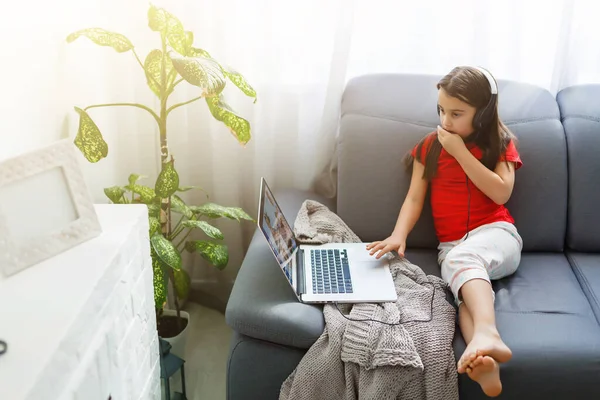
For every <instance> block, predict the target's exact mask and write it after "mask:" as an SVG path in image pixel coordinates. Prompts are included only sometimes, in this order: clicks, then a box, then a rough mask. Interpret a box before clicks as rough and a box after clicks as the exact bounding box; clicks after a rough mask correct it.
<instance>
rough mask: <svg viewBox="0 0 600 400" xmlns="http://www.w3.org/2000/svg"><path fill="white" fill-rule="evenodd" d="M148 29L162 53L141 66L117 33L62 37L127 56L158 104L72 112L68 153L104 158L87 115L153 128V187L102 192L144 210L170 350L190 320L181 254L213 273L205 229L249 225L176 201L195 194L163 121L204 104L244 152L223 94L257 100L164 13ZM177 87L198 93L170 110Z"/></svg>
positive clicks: (219, 263)
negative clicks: (136, 116)
mask: <svg viewBox="0 0 600 400" xmlns="http://www.w3.org/2000/svg"><path fill="white" fill-rule="evenodd" d="M148 26H149V28H150V29H151V30H152V31H154V32H157V33H158V34H159V35H160V40H161V41H160V45H161V46H160V48H159V49H154V50H152V51H150V52H149V53H148V55H147V56H146V58H145V60H144V62H142V61H141V59H140V58H139V56H138V54H137V52H136V50H135V48H134V46H133V44H132V43H131V42H130V41H129V39H127V38H126V37H125V36H123V35H121V34H119V33H115V32H110V31H106V30H104V29H100V28H91V29H84V30H80V31H77V32H74V33H72V34H70V35H69V36H68V37H67V42H68V43H71V42H73V41H75V40H76V39H78V38H79V37H82V36H83V37H87V38H88V39H90V40H91V41H92V42H94V43H96V44H98V45H100V46H108V47H111V48H113V49H114V50H116V51H117V52H119V53H131V54H132V55H133V56H134V58H135V60H137V62H138V63H139V65H140V67H141V68H142V71H143V73H144V74H145V76H146V80H147V83H148V87H149V88H150V90H152V92H154V94H155V95H156V96H157V97H158V98H159V100H160V110H158V111H155V110H153V109H152V108H150V107H147V106H145V105H143V104H137V103H111V104H95V105H90V106H87V107H85V108H79V107H75V111H76V112H77V113H78V114H79V129H78V132H77V136H76V137H75V145H76V146H77V147H78V148H79V150H80V151H81V152H82V153H83V155H84V156H85V158H86V159H87V160H88V161H89V162H91V163H96V162H98V161H100V160H101V159H103V158H105V157H106V156H107V155H108V145H107V143H106V142H105V141H104V138H103V137H102V134H101V132H100V130H99V129H98V126H97V125H96V124H95V123H94V121H93V120H92V118H91V117H90V115H89V114H88V110H91V109H94V108H98V107H113V106H115V107H121V106H127V107H137V108H140V109H143V110H145V111H147V112H148V113H149V114H150V116H151V117H152V118H154V120H155V121H156V123H157V125H158V133H159V135H160V144H161V146H160V149H161V153H160V158H161V162H162V164H161V171H160V173H159V175H158V177H157V179H156V182H155V184H154V187H150V186H144V185H141V184H140V183H139V181H140V179H142V178H143V176H142V175H138V174H131V175H130V176H129V182H128V184H127V185H123V186H113V187H109V188H106V189H104V193H105V194H106V196H107V197H108V198H109V199H110V201H111V202H112V203H115V204H127V203H142V204H146V205H147V206H148V217H149V226H150V231H149V234H150V243H151V246H150V247H151V257H152V267H153V271H154V302H155V308H156V318H157V327H158V332H159V335H160V336H161V337H163V338H164V339H166V340H169V341H171V342H177V339H178V338H179V337H180V336H182V335H184V334H185V328H186V326H187V324H188V319H189V315H187V313H185V312H183V311H181V310H180V301H181V300H183V299H185V298H186V297H187V295H188V292H189V287H190V277H189V275H188V274H187V272H186V271H185V270H184V269H183V268H182V260H181V253H182V252H183V251H184V250H186V251H188V252H197V253H199V254H200V255H201V256H202V257H203V258H204V259H206V260H207V261H208V262H209V263H210V264H212V265H214V266H215V267H216V268H218V269H223V268H225V266H226V265H227V263H228V260H229V252H228V248H227V246H226V245H224V244H222V243H221V241H222V240H223V239H224V238H223V233H222V232H221V231H220V230H219V229H218V228H216V227H215V226H213V225H211V224H210V222H209V221H210V220H213V219H216V218H228V219H232V220H236V221H240V220H249V221H252V220H253V219H252V218H251V217H250V216H249V215H248V214H247V213H246V212H244V211H243V210H242V209H241V208H238V207H224V206H221V205H218V204H215V203H212V202H207V203H205V204H201V205H188V204H186V203H185V202H184V201H183V200H182V198H181V197H180V196H179V195H178V193H181V192H185V191H188V190H193V189H200V188H199V187H195V186H181V185H180V182H179V175H178V173H177V170H176V169H175V158H174V157H173V155H172V154H171V153H170V152H169V147H168V141H167V119H168V117H169V116H170V115H171V114H172V113H173V112H174V111H175V110H176V109H177V108H179V107H182V106H186V105H188V104H190V103H193V102H196V101H198V100H201V99H203V100H204V101H205V102H206V104H207V106H208V108H209V110H210V112H211V114H212V116H213V117H214V118H215V119H217V120H218V121H221V122H223V123H224V124H225V126H226V127H227V128H229V130H230V132H231V133H232V134H233V136H234V137H235V138H236V139H237V140H238V142H239V143H241V144H242V145H244V144H246V143H247V142H248V141H249V140H250V137H251V135H250V123H249V122H248V121H247V120H245V119H244V118H242V117H240V116H238V115H237V114H236V113H235V112H234V111H233V110H232V109H231V108H230V107H229V106H228V105H227V104H226V103H225V101H224V99H223V95H222V91H223V89H224V88H225V85H226V83H227V80H229V81H230V82H232V83H233V84H234V85H235V86H237V87H238V88H239V89H240V90H241V91H242V92H243V93H244V94H246V95H247V96H249V97H252V98H254V102H256V92H255V91H254V89H253V88H252V87H251V86H250V85H249V84H248V83H247V82H246V79H245V78H244V77H243V76H242V75H241V74H239V73H237V72H235V71H232V70H230V69H227V68H224V67H223V66H222V65H221V64H219V63H218V62H217V61H216V60H215V59H214V58H212V57H211V56H210V54H209V53H208V52H206V51H205V50H202V49H200V48H197V47H194V43H193V42H194V35H193V33H192V32H189V31H185V30H184V28H183V25H182V23H181V22H180V21H179V20H178V19H177V18H176V17H175V16H173V15H172V14H170V13H169V12H167V11H166V10H164V9H162V8H157V7H155V6H154V5H150V8H149V10H148ZM183 81H185V82H187V83H189V84H191V85H194V86H196V87H198V88H199V90H198V96H197V97H195V98H193V99H190V100H188V101H186V102H183V103H178V104H173V105H169V103H168V100H169V96H170V95H171V94H172V93H173V91H174V90H175V88H176V87H177V85H179V84H180V83H181V82H183ZM207 198H208V196H207ZM194 230H200V231H202V232H204V234H205V235H206V236H207V237H208V240H188V236H189V235H190V233H191V232H192V231H194ZM169 282H170V284H171V286H172V287H173V289H174V293H172V295H173V296H172V298H173V300H174V307H175V310H165V306H166V303H167V293H168V288H169ZM182 333H183V334H182ZM184 347H185V340H183V341H180V342H179V343H174V349H173V350H172V351H173V352H174V353H175V354H177V353H179V354H178V355H182V354H181V353H182V352H183V348H184Z"/></svg>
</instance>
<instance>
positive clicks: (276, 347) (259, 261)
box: [226, 74, 600, 400]
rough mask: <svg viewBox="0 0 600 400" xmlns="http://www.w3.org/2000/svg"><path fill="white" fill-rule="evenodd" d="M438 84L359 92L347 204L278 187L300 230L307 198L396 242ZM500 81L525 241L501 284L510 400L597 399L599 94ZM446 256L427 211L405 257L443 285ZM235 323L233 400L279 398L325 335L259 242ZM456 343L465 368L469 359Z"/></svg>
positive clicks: (349, 144)
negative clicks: (411, 164) (514, 151)
mask: <svg viewBox="0 0 600 400" xmlns="http://www.w3.org/2000/svg"><path fill="white" fill-rule="evenodd" d="M438 79H439V77H438V76H425V75H401V74H384V75H367V76H362V77H358V78H355V79H353V80H352V81H350V82H349V83H348V85H347V88H346V90H345V92H344V96H343V100H342V115H341V119H340V134H339V154H338V160H339V168H338V194H337V198H336V199H333V200H331V199H325V198H323V197H321V196H318V195H316V194H314V193H309V192H304V191H299V190H292V189H285V190H278V191H277V190H276V196H277V199H278V200H279V202H280V205H281V206H282V208H283V211H284V214H285V216H286V217H287V219H288V220H289V221H290V223H293V221H294V219H295V217H296V213H297V211H298V209H299V207H300V205H301V203H302V202H303V201H304V200H305V199H307V198H310V199H315V200H317V201H320V202H322V203H324V204H327V205H328V206H329V207H330V208H331V209H332V210H334V211H336V212H337V213H338V214H339V215H340V216H341V217H342V218H343V219H344V220H345V221H346V222H347V223H348V225H349V226H350V228H352V229H353V230H354V231H355V232H356V233H357V234H358V235H359V236H360V237H361V239H362V240H363V241H365V242H369V241H373V240H377V239H382V238H385V237H387V235H388V234H389V233H390V232H391V231H392V229H393V227H394V223H395V221H396V218H397V216H398V212H399V209H400V207H401V205H402V201H403V200H404V196H405V194H406V192H407V190H408V185H409V179H410V175H409V174H407V173H406V172H405V170H404V168H403V165H402V163H401V161H402V157H403V156H404V154H405V153H406V152H407V151H409V150H410V149H411V148H412V146H413V145H414V144H415V143H416V142H417V141H418V140H419V139H420V138H421V137H422V136H424V135H426V134H427V133H429V132H431V131H432V130H433V129H434V127H435V126H436V125H437V123H438V117H437V114H436V102H437V90H436V88H435V84H436V82H437V80H438ZM498 83H499V99H500V115H501V117H502V119H503V120H504V121H505V123H506V124H507V125H508V126H509V128H510V129H511V130H512V131H513V132H514V133H515V134H516V136H517V137H518V139H519V150H520V153H521V157H522V159H523V162H524V166H523V168H522V169H520V170H519V171H518V172H517V177H516V184H515V189H514V192H513V196H512V198H511V200H510V202H509V203H508V205H507V206H508V208H509V209H510V211H511V212H512V214H513V215H514V217H515V219H516V225H517V227H518V229H519V231H520V233H521V236H522V237H523V240H524V251H523V257H522V261H521V265H520V267H519V269H518V271H517V272H516V273H515V274H514V275H513V276H511V277H508V278H505V279H503V280H500V281H497V282H495V283H494V289H495V291H496V303H495V307H496V312H497V323H498V329H499V331H500V333H501V335H502V337H503V339H504V340H505V342H506V343H507V344H508V345H509V346H510V347H511V348H512V350H513V354H514V355H513V359H512V360H511V361H510V362H509V363H506V364H503V365H502V369H501V371H502V372H501V374H502V381H503V385H504V392H503V394H502V395H501V396H500V397H499V398H504V399H527V400H533V399H553V400H559V399H565V400H573V399H582V400H583V399H585V400H591V399H600V323H599V321H600V85H585V86H574V87H570V88H567V89H564V90H562V91H561V92H559V93H558V95H557V96H556V98H555V97H554V96H552V95H551V94H550V92H548V91H546V90H543V89H540V88H538V87H535V86H532V85H528V84H522V83H517V82H511V81H502V80H500V81H499V82H498ZM256 184H257V185H258V184H259V182H257V183H256ZM436 246H437V240H436V237H435V234H434V229H433V223H432V217H431V210H430V208H429V207H428V206H426V208H425V209H424V211H423V215H422V216H421V219H420V220H419V222H418V223H417V225H416V227H415V229H414V230H413V232H412V234H411V235H410V236H409V238H408V242H407V247H408V250H407V252H406V257H407V258H408V259H409V260H410V261H411V262H413V263H415V264H417V265H419V266H420V267H421V268H423V270H424V271H425V272H426V273H428V274H434V275H437V276H439V275H440V270H439V267H438V265H437V261H436V255H437V251H436ZM226 320H227V323H228V324H229V326H230V327H231V328H232V329H233V331H234V335H233V339H232V343H231V350H230V355H229V363H228V367H227V398H228V399H229V400H241V399H260V400H263V399H264V400H268V399H277V398H278V393H279V388H280V386H281V384H282V382H283V381H284V379H285V378H286V377H287V376H288V375H289V374H290V373H291V372H292V371H293V369H294V368H295V367H296V365H297V364H298V363H299V361H300V360H301V358H302V356H303V355H304V353H305V352H306V350H307V349H308V348H309V347H310V346H311V345H312V344H313V343H314V342H315V340H316V339H317V338H318V337H319V336H320V335H321V333H322V331H323V327H324V325H323V316H322V308H321V307H318V306H311V305H304V304H300V303H298V302H297V301H296V299H295V297H294V296H293V294H292V291H291V289H290V288H289V286H288V285H287V283H286V281H285V279H284V277H283V275H282V274H281V272H280V271H279V270H278V266H277V264H276V261H275V259H274V258H273V256H272V254H271V253H270V251H269V249H268V247H267V244H266V242H265V240H264V238H263V237H262V235H261V234H260V232H258V231H257V232H256V233H255V235H254V238H253V239H252V242H251V244H250V247H249V250H248V253H247V255H246V257H245V259H244V261H243V264H242V266H241V269H240V272H239V274H238V277H237V279H236V282H235V285H234V288H233V292H232V293H231V297H230V300H229V303H228V306H227V311H226ZM459 332H460V331H459V330H458V329H457V334H456V336H455V340H454V348H455V355H456V356H457V357H459V356H460V355H461V354H462V352H463V350H464V348H465V343H464V341H463V339H462V337H461V335H460V333H459ZM459 389H460V398H461V399H483V398H485V396H484V395H483V394H482V393H481V390H480V388H479V386H478V385H477V384H475V383H473V382H472V381H470V380H469V378H468V377H466V375H461V376H460V380H459ZM328 400H329V399H328Z"/></svg>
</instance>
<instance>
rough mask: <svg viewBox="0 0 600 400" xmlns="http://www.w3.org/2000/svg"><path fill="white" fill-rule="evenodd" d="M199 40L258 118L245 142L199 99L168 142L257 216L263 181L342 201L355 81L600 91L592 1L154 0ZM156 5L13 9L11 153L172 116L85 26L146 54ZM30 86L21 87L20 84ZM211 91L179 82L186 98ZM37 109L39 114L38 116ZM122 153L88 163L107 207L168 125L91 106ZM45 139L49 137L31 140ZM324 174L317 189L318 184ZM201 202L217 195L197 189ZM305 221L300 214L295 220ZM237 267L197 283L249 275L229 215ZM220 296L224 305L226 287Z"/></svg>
mask: <svg viewBox="0 0 600 400" xmlns="http://www.w3.org/2000/svg"><path fill="white" fill-rule="evenodd" d="M153 4H155V5H157V6H159V7H165V8H166V9H167V10H168V11H170V12H171V13H173V14H174V15H176V16H177V17H178V18H179V19H180V20H181V22H182V23H183V25H184V27H185V28H186V30H191V31H193V32H194V34H195V43H194V44H195V46H196V47H200V48H203V49H205V50H207V51H208V52H210V53H211V55H212V56H213V57H214V58H216V59H217V60H218V61H220V62H221V63H223V64H227V65H230V66H232V67H233V68H235V69H236V70H238V71H239V72H241V73H242V74H243V75H244V76H245V77H246V78H247V80H248V81H249V82H250V83H251V85H252V86H253V87H254V88H255V89H256V91H257V93H258V101H257V102H256V104H253V103H252V100H251V99H250V98H248V97H246V96H244V95H243V94H242V93H241V92H239V91H238V90H237V89H236V88H235V87H234V86H233V85H231V88H227V89H226V95H227V100H228V102H229V104H230V105H231V106H232V108H233V109H234V110H236V111H237V112H238V113H239V114H240V115H241V116H243V117H245V118H246V119H248V120H249V121H250V123H251V125H252V139H251V141H250V142H249V143H248V144H247V145H246V146H245V147H242V146H240V145H239V144H238V143H237V142H236V141H235V139H234V138H233V137H232V136H231V135H230V134H229V132H228V130H227V128H226V127H225V126H224V125H223V124H222V123H220V122H217V121H215V120H214V119H213V118H212V116H211V115H210V113H209V112H208V110H207V107H206V104H205V103H203V102H201V101H199V102H197V103H193V104H191V105H188V106H187V107H182V108H180V109H178V110H176V111H174V112H173V114H172V115H171V117H170V120H169V126H168V129H169V144H170V149H171V152H172V154H173V155H174V157H175V158H176V167H177V169H178V171H179V173H180V176H181V182H182V184H184V185H200V186H202V187H203V188H204V189H205V190H206V191H207V192H208V193H209V194H210V200H211V201H214V202H217V203H219V204H223V205H230V206H240V207H242V208H244V209H245V210H246V211H247V212H248V213H250V214H251V215H252V216H255V215H256V208H257V196H258V185H259V179H260V177H261V176H264V177H265V178H266V179H267V180H268V182H269V183H270V184H271V186H272V187H275V188H279V187H290V186H293V187H298V188H311V187H315V185H316V186H318V188H319V189H320V190H321V191H323V192H324V193H326V194H329V195H333V194H334V190H335V182H334V180H329V179H327V174H325V175H322V173H323V172H324V171H325V172H327V171H329V170H331V171H333V172H335V162H332V159H333V158H334V157H333V154H334V150H335V137H336V126H337V121H338V113H339V103H340V99H341V94H342V91H343V89H344V86H345V84H346V83H347V81H348V80H349V79H350V78H352V77H354V76H357V75H361V74H366V73H373V72H414V73H431V74H444V73H446V72H448V71H449V70H450V69H452V67H454V66H456V65H464V64H476V65H482V66H485V67H487V68H488V69H490V70H491V71H492V73H493V74H494V75H495V76H496V78H498V79H513V80H517V81H523V82H529V83H533V84H536V85H539V86H542V87H544V88H546V89H548V90H549V91H550V92H551V93H552V94H555V93H556V92H557V91H558V90H560V89H562V88H564V87H566V86H569V85H573V84H579V83H590V82H600V47H599V46H598V45H597V44H598V39H599V38H600V24H598V23H597V21H596V18H597V15H598V13H597V11H596V8H597V6H596V5H595V3H593V2H592V1H584V0H562V1H554V2H548V1H521V0H504V1H501V2H500V1H495V2H492V1H480V0H470V1H467V0H464V1H460V0H455V1H451V2H449V1H425V0H420V1H398V0H396V1H381V0H368V1H367V0H328V1H322V0H303V1H298V0H287V1H286V0H253V1H246V0H221V1H214V0H154V1H153ZM148 6H149V2H147V1H142V0H128V1H122V0H55V1H53V2H41V1H39V2H38V1H29V2H27V1H23V2H20V3H17V2H14V7H13V9H11V11H10V12H6V13H2V16H1V17H0V19H1V21H0V22H1V23H0V29H2V31H3V32H2V33H3V35H2V39H0V40H2V45H3V48H4V49H5V51H6V53H5V55H8V57H5V59H4V62H3V67H2V68H3V77H4V88H5V95H4V99H3V100H2V110H1V111H0V112H2V121H3V123H4V127H5V131H4V132H2V134H1V135H0V137H1V138H2V146H0V157H2V156H7V155H10V154H12V153H16V152H20V151H23V150H25V149H27V148H30V147H33V146H34V144H41V143H43V142H47V141H50V140H56V139H57V138H60V137H64V136H69V137H74V135H75V134H76V131H77V123H78V118H77V115H76V114H75V112H74V111H73V106H80V107H82V106H87V105H91V104H98V103H110V102H138V103H143V104H146V105H148V106H150V107H153V108H155V109H156V108H157V107H158V104H157V100H156V97H155V96H154V94H153V93H152V92H151V91H150V90H149V89H148V87H147V84H146V81H145V78H144V75H143V73H142V71H141V68H140V67H139V65H138V64H137V62H136V61H135V58H134V57H133V56H132V55H131V53H126V54H117V53H116V52H115V51H114V50H112V49H110V48H107V47H98V46H96V45H94V44H92V43H91V42H90V41H88V40H87V39H85V38H81V39H79V40H77V41H76V42H75V43H72V44H67V43H66V42H65V38H66V36H67V35H68V34H69V33H71V32H73V31H75V30H78V29H81V28H87V27H102V28H105V29H108V30H112V31H116V32H119V33H121V34H124V35H125V36H127V37H128V38H129V39H130V40H131V41H132V42H133V43H134V45H135V46H136V49H137V51H138V54H139V55H140V58H142V59H143V58H144V57H145V55H146V54H147V53H148V52H149V51H150V50H152V49H153V48H156V47H157V46H158V45H159V38H158V36H157V34H156V33H155V32H152V31H150V29H149V28H148V27H147V9H148ZM17 77H19V78H20V79H17ZM195 96H196V93H195V91H194V89H193V87H191V86H189V85H187V84H186V83H182V84H180V85H179V86H178V87H177V89H176V93H175V94H174V95H173V96H172V103H175V102H181V101H185V100H187V99H191V98H193V97H195ZM24 104H27V106H26V107H23V105H24ZM90 115H91V116H92V118H94V120H95V122H96V123H97V124H98V126H99V127H100V129H101V131H102V132H103V134H104V137H105V140H106V141H107V142H108V144H109V148H110V150H109V156H108V158H107V159H105V160H102V161H101V162H99V163H97V164H93V165H91V164H88V163H86V162H84V161H82V166H83V168H84V172H85V174H86V177H87V179H88V183H89V185H90V188H91V190H92V192H93V194H94V197H95V199H96V201H98V202H105V201H106V200H105V197H104V195H103V191H102V190H103V188H105V187H108V186H112V185H117V184H124V183H125V182H126V180H127V177H128V175H129V173H131V172H136V173H140V174H144V175H147V176H148V178H147V180H146V182H147V183H148V184H150V185H152V184H153V182H154V180H155V178H156V176H157V174H158V171H159V157H158V154H159V149H158V138H157V128H156V126H155V123H154V121H153V119H152V118H151V117H150V116H149V115H148V114H147V113H145V112H144V111H143V110H139V109H135V108H125V107H123V108H102V109H94V110H90ZM32 143H34V144H32ZM316 181H318V185H317V183H316ZM185 199H186V200H187V201H189V202H191V203H201V202H203V201H205V198H204V197H203V195H202V193H201V192H196V193H187V194H186V196H185ZM287 217H288V219H290V220H292V219H293V218H294V217H295V216H294V215H288V216H287ZM217 226H218V227H219V228H220V229H222V230H223V232H224V234H225V237H226V243H227V244H228V245H229V247H230V265H229V266H228V268H227V269H226V270H225V271H222V272H220V271H215V270H213V269H211V268H210V267H209V266H207V265H206V264H205V263H204V262H203V261H202V260H201V258H200V257H196V256H194V257H188V258H187V261H188V263H189V264H188V268H189V269H190V271H191V272H192V277H193V280H194V281H195V282H197V283H198V282H216V283H217V284H220V285H221V286H222V288H225V289H224V291H226V289H227V288H228V286H229V285H230V283H231V282H232V281H233V280H234V279H235V276H236V273H237V271H238V269H239V266H240V264H241V261H242V259H243V256H244V252H245V250H246V248H247V246H248V243H249V241H250V238H251V236H252V234H253V232H254V228H255V226H254V225H253V224H252V223H249V222H245V223H242V224H241V225H240V224H238V223H236V222H232V221H219V222H218V223H217ZM220 296H225V294H223V293H221V294H220Z"/></svg>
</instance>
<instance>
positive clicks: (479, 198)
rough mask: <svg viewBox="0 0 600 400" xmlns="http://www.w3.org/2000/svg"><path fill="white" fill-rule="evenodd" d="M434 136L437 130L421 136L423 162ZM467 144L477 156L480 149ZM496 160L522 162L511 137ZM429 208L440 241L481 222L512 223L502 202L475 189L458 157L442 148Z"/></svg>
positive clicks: (432, 185)
mask: <svg viewBox="0 0 600 400" xmlns="http://www.w3.org/2000/svg"><path fill="white" fill-rule="evenodd" d="M436 137H437V132H433V133H432V134H430V135H429V136H428V137H427V138H426V139H425V143H424V145H423V147H422V148H421V160H423V164H424V160H425V156H426V154H427V150H428V149H429V146H430V145H431V143H432V141H433V140H434V139H435V138H436ZM467 148H468V149H469V151H470V152H471V154H473V155H474V156H475V157H476V158H477V159H478V160H481V157H482V154H483V153H482V151H481V149H480V148H479V147H478V146H477V145H475V144H467ZM416 151H417V146H415V148H414V149H413V151H412V155H413V157H415V155H416ZM499 161H509V162H513V163H515V170H517V169H519V168H521V166H522V165H523V162H522V161H521V158H520V157H519V153H518V151H517V149H516V147H515V144H514V143H513V141H512V140H511V141H510V142H509V144H508V146H507V147H506V151H505V153H504V154H503V155H501V156H500V158H499ZM469 192H470V196H471V200H470V204H469ZM431 209H432V213H433V221H434V226H435V230H436V234H437V236H438V240H439V241H440V242H449V241H454V240H459V239H461V238H462V237H463V236H465V235H466V234H467V232H469V231H472V230H473V229H475V228H478V227H480V226H482V225H485V224H490V223H493V222H499V221H505V222H509V223H511V224H512V223H514V219H513V217H512V215H511V214H510V212H509V211H508V209H507V208H506V207H505V206H504V205H498V204H496V203H494V201H493V200H492V199H490V198H489V197H487V196H486V195H485V194H484V193H483V192H482V191H481V190H479V189H478V188H477V186H475V184H473V182H472V181H471V179H468V177H467V174H466V173H465V172H464V171H463V169H462V167H461V166H460V164H459V163H458V161H456V159H455V158H454V157H453V156H451V155H450V154H448V152H447V151H446V150H444V149H443V148H442V150H441V152H440V157H439V159H438V167H437V172H436V175H435V177H434V178H433V179H432V180H431Z"/></svg>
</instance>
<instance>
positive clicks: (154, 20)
mask: <svg viewBox="0 0 600 400" xmlns="http://www.w3.org/2000/svg"><path fill="white" fill-rule="evenodd" d="M148 26H149V27H150V29H152V30H153V31H155V32H161V33H162V34H164V35H165V37H166V38H167V40H168V42H169V44H170V45H171V47H173V49H175V51H177V52H178V53H179V54H182V55H183V54H187V52H188V49H189V46H190V45H191V43H190V42H189V39H190V35H189V33H188V32H186V31H185V30H184V29H183V24H182V23H181V22H180V21H179V19H177V17H175V16H174V15H173V14H171V13H170V12H168V11H166V10H164V9H162V8H158V7H155V6H154V5H151V6H150V9H149V10H148ZM191 39H192V41H193V36H192V37H191Z"/></svg>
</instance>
